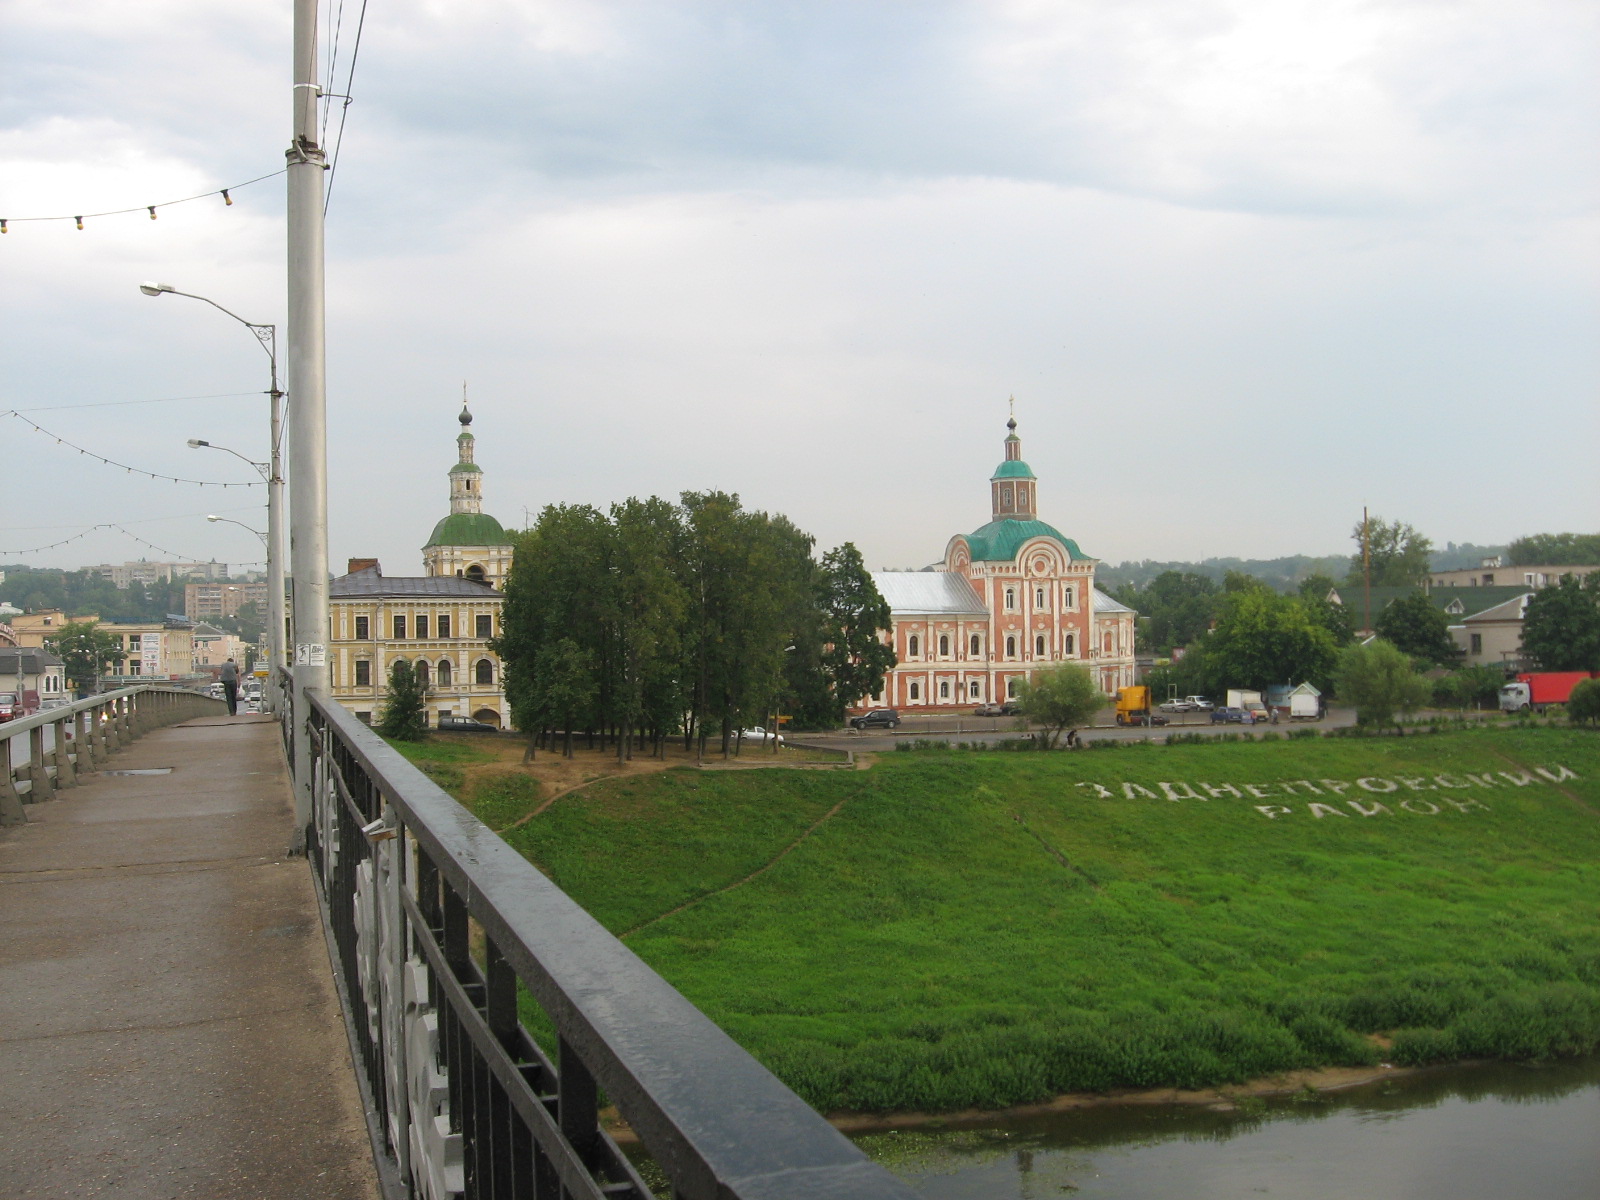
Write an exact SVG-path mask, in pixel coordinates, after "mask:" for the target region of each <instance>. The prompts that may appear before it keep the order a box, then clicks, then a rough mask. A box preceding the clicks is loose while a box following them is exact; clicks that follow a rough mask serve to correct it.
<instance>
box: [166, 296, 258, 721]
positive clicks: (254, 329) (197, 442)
mask: <svg viewBox="0 0 1600 1200" xmlns="http://www.w3.org/2000/svg"><path fill="white" fill-rule="evenodd" d="M139 290H140V291H141V292H143V293H144V294H145V295H146V296H160V295H163V294H168V295H173V296H186V297H188V298H189V299H190V300H200V301H203V302H204V303H206V304H209V305H211V307H212V308H214V309H216V310H217V311H218V312H221V313H226V314H227V315H228V316H230V317H232V318H233V319H234V320H235V321H237V322H239V324H241V325H243V326H244V327H245V328H246V329H248V330H249V331H250V332H251V333H253V334H255V338H256V341H258V342H260V343H261V348H262V349H263V350H265V351H266V352H267V361H268V363H269V364H270V365H271V370H272V374H271V386H270V387H269V389H268V391H267V395H268V397H269V398H270V399H271V402H272V408H271V425H270V429H269V433H270V437H271V441H270V443H269V451H270V452H269V457H268V461H267V462H265V463H258V462H256V461H254V460H253V459H249V458H245V456H244V455H243V454H240V453H239V452H238V451H237V450H228V448H227V447H226V446H212V444H211V443H210V442H207V441H204V440H202V439H200V438H191V439H189V445H190V446H192V447H194V448H196V449H198V448H200V447H210V448H211V449H214V450H226V451H227V453H229V454H232V455H233V456H234V457H235V458H241V459H244V461H245V462H247V463H249V464H250V465H251V466H252V467H254V468H255V469H256V470H258V471H260V472H261V477H262V478H263V479H264V480H266V483H267V532H266V536H265V539H264V540H265V541H266V544H267V616H268V625H269V628H268V632H267V654H268V657H269V659H270V661H271V669H270V670H269V671H268V672H267V689H266V690H267V695H268V696H270V697H271V698H272V700H273V702H274V703H273V708H274V709H278V710H279V711H281V706H280V705H279V704H278V703H277V700H278V670H279V668H280V667H282V666H283V665H284V662H285V659H284V644H285V638H286V636H287V632H288V631H287V628H286V622H285V621H284V613H283V608H284V605H283V583H284V580H283V562H284V555H283V459H282V455H281V448H282V444H283V414H282V409H283V392H282V391H281V390H279V388H278V327H277V326H276V325H261V324H257V323H256V322H254V321H246V320H245V319H244V318H243V317H241V316H240V315H239V314H238V313H236V312H230V311H229V310H228V309H226V308H223V307H222V305H220V304H218V303H217V302H216V301H215V300H210V299H207V298H206V297H205V296H197V295H195V294H194V293H193V292H180V291H178V289H177V288H175V287H173V286H172V285H171V284H170V283H141V284H140V285H139ZM208 519H209V520H213V521H214V520H216V519H217V518H215V517H211V518H208ZM234 524H238V522H237V521H236V522H234ZM246 528H249V526H246ZM251 532H252V533H254V532H256V531H255V530H251Z"/></svg>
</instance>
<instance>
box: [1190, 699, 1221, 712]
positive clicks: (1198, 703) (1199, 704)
mask: <svg viewBox="0 0 1600 1200" xmlns="http://www.w3.org/2000/svg"><path fill="white" fill-rule="evenodd" d="M1184 699H1185V700H1187V701H1188V702H1189V705H1190V707H1192V708H1196V709H1200V710H1203V711H1205V712H1210V711H1211V710H1212V709H1213V708H1215V707H1216V705H1215V704H1213V703H1212V702H1211V701H1210V700H1207V699H1206V698H1205V697H1204V696H1185V697H1184Z"/></svg>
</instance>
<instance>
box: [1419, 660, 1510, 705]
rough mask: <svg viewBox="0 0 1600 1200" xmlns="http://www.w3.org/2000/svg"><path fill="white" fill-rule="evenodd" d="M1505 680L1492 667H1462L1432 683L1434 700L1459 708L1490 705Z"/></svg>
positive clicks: (1500, 673)
mask: <svg viewBox="0 0 1600 1200" xmlns="http://www.w3.org/2000/svg"><path fill="white" fill-rule="evenodd" d="M1505 681H1506V677H1505V675H1504V674H1503V673H1502V672H1500V671H1497V670H1495V669H1494V668H1493V667H1463V668H1461V670H1459V671H1452V672H1451V673H1450V674H1448V675H1446V676H1445V677H1444V678H1443V679H1440V680H1438V681H1437V682H1435V683H1434V685H1433V698H1434V702H1435V703H1437V704H1440V705H1442V706H1445V707H1453V708H1461V709H1466V708H1481V707H1483V706H1485V705H1490V706H1492V705H1493V703H1494V700H1495V697H1496V696H1498V695H1499V694H1500V688H1501V685H1503V684H1504V683H1505Z"/></svg>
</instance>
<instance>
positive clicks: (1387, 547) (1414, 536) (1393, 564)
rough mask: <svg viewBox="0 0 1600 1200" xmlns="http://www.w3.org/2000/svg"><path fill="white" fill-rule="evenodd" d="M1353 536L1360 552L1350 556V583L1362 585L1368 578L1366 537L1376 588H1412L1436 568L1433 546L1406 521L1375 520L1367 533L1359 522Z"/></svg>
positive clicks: (1373, 581)
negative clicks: (1364, 550)
mask: <svg viewBox="0 0 1600 1200" xmlns="http://www.w3.org/2000/svg"><path fill="white" fill-rule="evenodd" d="M1350 536H1351V537H1352V538H1353V539H1354V540H1355V543H1356V552H1355V553H1354V554H1353V555H1351V556H1350V574H1349V576H1348V577H1347V582H1348V583H1350V584H1359V583H1361V582H1362V580H1363V578H1364V569H1363V564H1362V555H1361V544H1362V538H1363V536H1364V537H1365V538H1366V543H1367V557H1368V559H1369V560H1370V562H1371V566H1372V586H1373V587H1412V586H1414V585H1416V584H1419V583H1421V582H1422V581H1423V580H1424V579H1426V578H1427V576H1428V571H1429V570H1430V568H1431V567H1432V565H1433V564H1432V558H1433V543H1432V542H1431V541H1429V540H1428V539H1427V538H1426V537H1424V536H1423V535H1422V534H1420V533H1418V532H1417V531H1416V530H1415V529H1414V528H1412V527H1411V526H1410V525H1407V524H1405V523H1404V522H1402V521H1385V520H1384V519H1383V518H1382V517H1372V518H1371V519H1370V520H1369V521H1368V522H1367V525H1366V528H1365V530H1364V531H1363V527H1362V526H1361V524H1360V523H1359V522H1358V523H1357V524H1356V527H1355V529H1354V530H1353V531H1352V532H1351V534H1350Z"/></svg>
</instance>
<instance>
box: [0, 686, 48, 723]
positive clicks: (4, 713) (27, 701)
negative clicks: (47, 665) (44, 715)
mask: <svg viewBox="0 0 1600 1200" xmlns="http://www.w3.org/2000/svg"><path fill="white" fill-rule="evenodd" d="M38 707H39V693H38V692H31V691H29V692H0V721H16V720H20V719H21V718H23V717H25V716H27V715H28V714H30V713H32V712H36V711H38Z"/></svg>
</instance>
